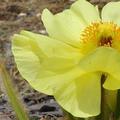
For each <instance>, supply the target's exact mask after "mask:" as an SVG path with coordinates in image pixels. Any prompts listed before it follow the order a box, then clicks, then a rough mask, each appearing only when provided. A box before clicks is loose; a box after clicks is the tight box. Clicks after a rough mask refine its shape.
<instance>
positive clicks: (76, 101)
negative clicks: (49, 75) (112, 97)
mask: <svg viewBox="0 0 120 120" xmlns="http://www.w3.org/2000/svg"><path fill="white" fill-rule="evenodd" d="M100 78H101V75H100V74H99V73H97V72H96V73H87V74H84V75H82V76H80V77H78V78H77V79H73V80H72V81H71V82H70V81H69V82H68V81H64V82H62V81H59V83H56V88H54V91H55V93H54V96H55V98H56V100H57V102H58V103H59V104H60V105H61V106H62V107H63V108H64V109H65V110H67V111H68V112H70V113H71V114H72V115H73V116H76V117H84V118H86V117H90V116H96V115H98V114H99V113H100V101H101V85H100Z"/></svg>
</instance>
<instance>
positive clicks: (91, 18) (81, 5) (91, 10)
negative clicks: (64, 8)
mask: <svg viewBox="0 0 120 120" xmlns="http://www.w3.org/2000/svg"><path fill="white" fill-rule="evenodd" d="M71 10H72V11H74V13H75V14H76V15H78V16H79V17H80V18H82V20H83V21H84V22H85V23H86V24H88V25H89V24H91V23H92V22H96V21H100V16H99V11H98V9H97V7H95V6H93V5H92V4H90V3H89V2H87V1H86V0H78V1H77V2H75V3H74V4H73V5H72V6H71Z"/></svg>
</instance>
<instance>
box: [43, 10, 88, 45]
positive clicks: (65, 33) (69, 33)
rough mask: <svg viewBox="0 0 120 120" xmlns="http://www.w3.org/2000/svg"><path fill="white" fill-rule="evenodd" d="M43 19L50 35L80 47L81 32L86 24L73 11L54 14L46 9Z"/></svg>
mask: <svg viewBox="0 0 120 120" xmlns="http://www.w3.org/2000/svg"><path fill="white" fill-rule="evenodd" d="M42 21H43V23H44V25H45V27H46V30H47V32H48V33H49V35H50V37H52V38H54V39H57V40H61V41H63V42H65V43H67V44H70V45H72V46H75V47H79V44H80V33H81V31H82V30H83V29H84V28H85V27H86V25H85V23H84V21H83V20H81V18H79V17H78V16H77V15H76V14H75V13H74V12H73V11H71V10H65V11H63V12H61V13H59V14H56V15H53V14H52V13H51V12H50V11H49V10H47V9H45V10H44V11H43V13H42Z"/></svg>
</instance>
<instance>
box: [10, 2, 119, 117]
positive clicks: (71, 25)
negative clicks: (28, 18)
mask: <svg viewBox="0 0 120 120" xmlns="http://www.w3.org/2000/svg"><path fill="white" fill-rule="evenodd" d="M119 9H120V2H110V3H108V4H107V5H105V6H104V8H103V9H102V12H101V14H100V13H99V11H98V9H97V7H95V6H93V5H92V4H90V3H89V2H87V1H85V0H78V1H76V2H75V3H74V4H72V6H71V7H70V9H67V10H64V11H63V12H61V13H58V14H56V15H53V14H52V13H51V12H50V11H49V10H47V9H45V10H44V11H43V13H42V20H43V23H44V25H45V27H46V30H47V32H48V34H49V36H44V35H40V34H36V33H32V32H28V31H21V33H20V34H16V35H14V37H13V42H12V51H13V54H14V57H15V61H16V63H17V67H18V69H19V71H20V73H21V75H22V76H23V78H25V79H26V80H27V81H28V82H29V83H30V85H31V86H32V87H33V88H35V89H36V90H38V91H40V92H43V93H46V94H49V95H53V96H54V97H55V98H56V100H57V102H58V103H59V104H60V105H61V106H62V107H63V108H64V109H65V110H67V111H68V112H70V113H71V114H72V115H73V116H76V117H90V116H96V115H98V114H99V113H100V106H101V105H100V104H101V84H102V83H101V76H102V75H105V76H106V79H105V81H104V83H103V87H104V88H105V89H109V90H116V89H119V88H120V14H119Z"/></svg>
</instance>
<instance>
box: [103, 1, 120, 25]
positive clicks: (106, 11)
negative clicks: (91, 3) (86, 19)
mask: <svg viewBox="0 0 120 120" xmlns="http://www.w3.org/2000/svg"><path fill="white" fill-rule="evenodd" d="M102 20H103V21H106V22H108V21H110V22H114V23H116V24H118V25H120V2H110V3H108V4H107V5H105V6H104V7H103V9H102Z"/></svg>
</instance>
